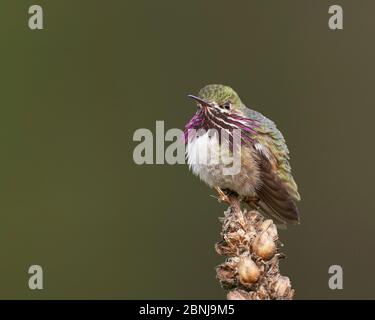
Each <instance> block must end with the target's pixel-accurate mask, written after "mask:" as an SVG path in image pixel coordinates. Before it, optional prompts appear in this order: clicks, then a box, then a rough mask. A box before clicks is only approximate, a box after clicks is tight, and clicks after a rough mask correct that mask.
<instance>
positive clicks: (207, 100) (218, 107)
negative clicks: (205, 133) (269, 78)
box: [185, 84, 256, 137]
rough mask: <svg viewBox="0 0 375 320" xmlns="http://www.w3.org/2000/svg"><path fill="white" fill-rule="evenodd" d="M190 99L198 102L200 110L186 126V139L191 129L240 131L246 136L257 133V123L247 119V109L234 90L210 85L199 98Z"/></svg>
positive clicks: (203, 89)
mask: <svg viewBox="0 0 375 320" xmlns="http://www.w3.org/2000/svg"><path fill="white" fill-rule="evenodd" d="M189 97H190V98H192V99H194V100H195V101H196V102H197V106H198V110H197V112H196V114H195V115H194V116H193V118H192V119H191V120H190V121H189V122H188V123H187V124H186V126H185V137H186V136H187V132H188V130H190V129H195V130H197V129H204V130H209V129H216V130H217V131H219V132H220V131H221V130H226V131H227V132H232V131H233V129H239V130H241V131H242V132H244V133H246V135H252V134H254V133H255V127H256V123H255V122H256V121H255V120H254V119H249V118H247V117H246V115H245V109H246V107H245V105H244V104H243V103H242V101H241V99H240V97H239V96H238V94H237V93H236V92H235V91H234V90H233V89H232V88H230V87H228V86H224V85H221V84H209V85H207V86H205V87H203V88H202V89H201V90H200V91H199V93H198V96H194V95H189Z"/></svg>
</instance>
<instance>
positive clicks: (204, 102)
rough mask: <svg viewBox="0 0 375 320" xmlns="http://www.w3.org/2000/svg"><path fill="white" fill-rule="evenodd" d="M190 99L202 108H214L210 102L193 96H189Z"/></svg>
mask: <svg viewBox="0 0 375 320" xmlns="http://www.w3.org/2000/svg"><path fill="white" fill-rule="evenodd" d="M188 97H189V98H192V99H193V100H195V101H197V102H198V103H199V104H200V105H201V106H202V107H209V108H210V107H212V106H211V105H210V104H209V103H208V102H206V101H204V100H203V99H201V98H199V97H197V96H193V95H192V94H189V95H188Z"/></svg>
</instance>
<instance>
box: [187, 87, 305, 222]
mask: <svg viewBox="0 0 375 320" xmlns="http://www.w3.org/2000/svg"><path fill="white" fill-rule="evenodd" d="M189 97H190V98H192V99H194V100H195V101H196V102H197V106H198V110H197V112H196V113H195V115H194V116H193V118H192V119H191V120H190V121H189V122H188V123H187V124H186V126H185V130H184V133H185V143H186V144H187V149H186V150H187V151H186V155H187V161H188V164H189V166H190V168H191V170H192V171H193V173H194V174H195V175H197V176H199V177H200V178H201V179H202V180H203V181H204V182H205V183H207V184H208V185H209V186H210V187H212V188H215V189H216V190H217V191H218V192H219V193H223V192H226V193H228V192H231V193H233V192H235V193H237V194H238V195H239V197H240V198H241V199H252V200H254V199H255V202H254V201H251V202H252V203H253V204H254V203H255V204H256V207H257V208H258V209H259V210H260V211H261V213H263V214H265V215H266V216H269V217H271V218H273V219H274V220H275V222H277V223H279V224H280V223H281V224H285V223H298V222H299V213H298V208H297V206H296V204H295V202H296V201H299V200H300V195H299V193H298V189H297V184H296V183H295V181H294V179H293V176H292V172H291V167H290V165H289V150H288V147H287V146H286V143H285V140H284V137H283V135H282V134H281V132H280V131H279V130H278V129H277V128H276V125H275V124H274V122H273V121H271V120H270V119H268V118H266V117H265V116H263V115H262V114H261V113H259V112H257V111H254V110H251V109H249V108H247V107H246V106H245V105H244V104H243V103H242V101H241V99H240V97H239V96H238V94H237V93H236V92H235V91H234V90H233V89H232V88H230V87H228V86H224V85H220V84H210V85H207V86H205V87H204V88H202V89H201V90H200V91H199V93H198V96H194V95H189ZM191 129H194V130H195V131H197V130H199V129H204V130H203V132H206V133H204V134H201V135H192V136H190V135H189V131H191ZM210 129H215V130H217V131H221V130H226V131H227V132H228V133H229V134H230V132H232V131H233V129H238V130H237V131H239V130H241V131H240V132H241V136H243V137H244V138H243V139H242V141H241V148H240V158H241V159H240V161H241V167H240V171H239V172H238V173H237V174H234V175H226V174H224V173H223V166H225V164H223V163H209V162H208V163H207V164H201V163H196V162H195V161H193V160H192V159H193V154H195V153H196V152H197V153H198V154H199V153H202V152H206V151H205V150H202V146H208V148H209V149H210V152H213V153H219V152H220V149H221V148H222V147H223V144H222V141H221V139H220V138H219V137H218V136H212V135H210V134H209V130H210ZM201 131H202V130H201ZM202 142H203V143H202ZM232 152H233V150H232ZM244 201H246V200H244Z"/></svg>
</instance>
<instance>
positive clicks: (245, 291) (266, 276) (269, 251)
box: [215, 196, 294, 300]
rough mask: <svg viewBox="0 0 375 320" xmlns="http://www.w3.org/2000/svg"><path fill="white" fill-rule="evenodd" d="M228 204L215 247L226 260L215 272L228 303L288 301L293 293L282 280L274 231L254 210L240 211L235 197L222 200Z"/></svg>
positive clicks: (238, 202)
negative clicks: (225, 293) (219, 239)
mask: <svg viewBox="0 0 375 320" xmlns="http://www.w3.org/2000/svg"><path fill="white" fill-rule="evenodd" d="M224 197H225V198H224V199H221V200H223V201H226V202H228V203H229V204H230V206H229V208H228V210H227V211H226V212H225V213H224V218H221V221H222V231H221V237H222V240H221V241H220V242H218V243H216V246H215V248H216V251H217V253H218V254H220V255H223V256H227V259H226V261H225V262H224V263H222V264H221V265H219V266H218V267H217V268H216V275H217V278H218V279H219V281H220V283H221V286H222V287H223V288H224V289H225V290H226V291H227V292H228V293H227V298H228V299H229V300H270V299H278V300H291V299H293V296H294V290H293V289H292V287H291V283H290V280H289V278H288V277H285V276H282V275H281V274H280V270H279V260H280V259H281V258H284V257H285V256H284V255H283V254H282V253H280V252H279V248H280V247H281V243H280V241H279V240H278V232H277V227H276V225H275V224H274V223H273V221H272V220H269V219H267V220H266V219H264V218H263V216H262V215H261V214H260V213H259V212H258V211H256V210H251V211H247V210H245V209H243V210H242V209H241V205H240V200H239V199H238V198H237V197H236V196H224Z"/></svg>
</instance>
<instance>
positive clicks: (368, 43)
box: [0, 0, 375, 299]
mask: <svg viewBox="0 0 375 320" xmlns="http://www.w3.org/2000/svg"><path fill="white" fill-rule="evenodd" d="M32 4H39V5H41V6H42V7H43V9H44V28H45V29H44V30H42V31H32V30H30V29H29V28H28V25H27V21H28V17H29V15H28V8H29V6H30V5H32ZM331 4H340V5H342V6H343V10H344V30H342V31H332V30H329V29H328V18H329V15H328V7H329V5H331ZM374 14H375V2H374V1H372V0H361V1H349V0H348V1H339V0H337V1H312V0H305V1H301V0H284V1H276V0H274V1H264V0H259V1H228V0H227V1H219V0H215V1H199V0H191V1H172V0H169V1H167V0H159V1H145V0H141V1H140V0H137V1H135V0H133V1H114V0H113V1H104V0H102V1H88V0H85V1H73V0H59V1H52V0H50V1H41V0H38V1H21V0H17V1H13V0H3V1H1V5H0V21H1V28H0V35H1V45H0V46H1V76H0V81H1V94H0V103H1V107H0V133H1V135H0V137H1V138H0V139H1V140H0V142H1V149H2V151H1V160H0V161H1V171H0V174H1V179H0V187H1V189H0V194H1V202H0V218H1V220H0V253H1V259H0V298H3V299H5V298H22V299H39V298H48V299H50V298H51V299H52V298H55V299H60V298H69V299H78V298H85V299H91V298H94V299H111V298H112V299H135V298H152V299H156V298H161V299H172V298H173V299H182V298H199V299H200V298H208V299H211V298H224V297H225V295H224V293H223V291H222V289H221V288H220V286H219V284H218V281H217V280H216V279H215V271H214V267H215V266H216V265H218V264H219V263H220V262H221V261H223V258H222V257H219V256H217V254H216V253H215V250H214V243H215V242H216V241H217V240H218V238H219V231H220V224H219V221H218V217H219V216H222V215H223V211H224V210H225V208H226V207H225V206H224V205H222V204H219V203H217V202H216V201H215V199H213V198H211V197H210V196H209V195H210V194H213V191H211V190H210V189H209V188H208V187H206V186H205V185H204V184H203V183H201V182H200V181H199V180H198V179H197V178H196V177H193V175H192V174H191V173H190V172H189V170H188V168H187V166H185V165H175V166H169V165H144V166H137V165H136V164H135V163H134V161H133V149H134V147H135V146H136V144H137V143H136V142H133V140H132V137H133V133H134V131H135V130H136V129H138V128H149V129H151V130H152V131H153V132H154V131H155V129H154V128H155V121H156V120H164V121H165V123H166V129H169V128H183V126H184V125H185V123H186V122H187V121H188V120H189V118H190V117H191V116H192V114H193V113H194V112H195V106H194V104H193V103H192V102H191V101H189V100H188V99H187V97H186V95H187V94H188V93H196V92H197V91H198V90H199V89H200V88H201V87H202V86H203V85H205V84H208V83H225V84H229V85H231V86H232V87H234V88H235V89H236V90H237V91H238V92H239V94H240V95H241V97H242V99H243V101H244V102H245V103H246V104H248V105H249V106H253V107H254V109H257V110H258V111H261V112H262V113H264V114H265V115H266V116H268V117H270V118H271V119H273V120H274V121H275V122H276V123H277V125H278V127H279V128H280V130H281V131H282V132H283V133H284V135H285V137H286V139H287V142H288V146H289V148H290V150H291V155H292V161H291V163H292V167H293V172H294V175H295V178H296V180H297V182H298V184H299V187H300V192H301V195H302V198H303V201H302V202H301V203H300V210H301V215H302V224H301V225H300V226H298V227H290V228H289V229H288V230H286V231H281V239H282V241H283V242H284V244H285V252H286V253H287V255H288V259H287V260H285V261H282V262H281V268H282V273H284V274H285V275H287V276H289V277H290V278H291V280H292V283H293V286H294V287H295V289H296V294H297V295H296V297H297V298H299V299H311V298H323V299H340V298H375V291H374V289H373V288H374V285H375V277H374V273H373V270H374V268H375V258H374V256H373V250H374V245H375V240H374V235H373V233H374V228H375V227H374V224H375V214H374V211H375V197H374V196H373V181H374V178H375V177H374V171H373V164H374V161H375V152H374V141H373V137H374V135H373V121H374V116H375V111H374V91H375V90H374V80H375V76H374V74H375V60H374V55H375V45H374V42H373V40H372V39H373V36H372V35H373V32H374V27H375V21H374V19H373V17H374ZM32 264H39V265H41V266H42V267H43V270H44V287H45V289H44V290H40V291H38V290H36V291H32V290H30V289H29V288H28V285H27V282H28V277H29V275H28V273H27V270H28V268H29V266H30V265H32ZM333 264H339V265H341V266H342V267H343V269H344V289H343V290H341V291H340V290H336V291H332V290H330V289H329V288H328V278H329V275H328V268H329V266H331V265H333Z"/></svg>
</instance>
